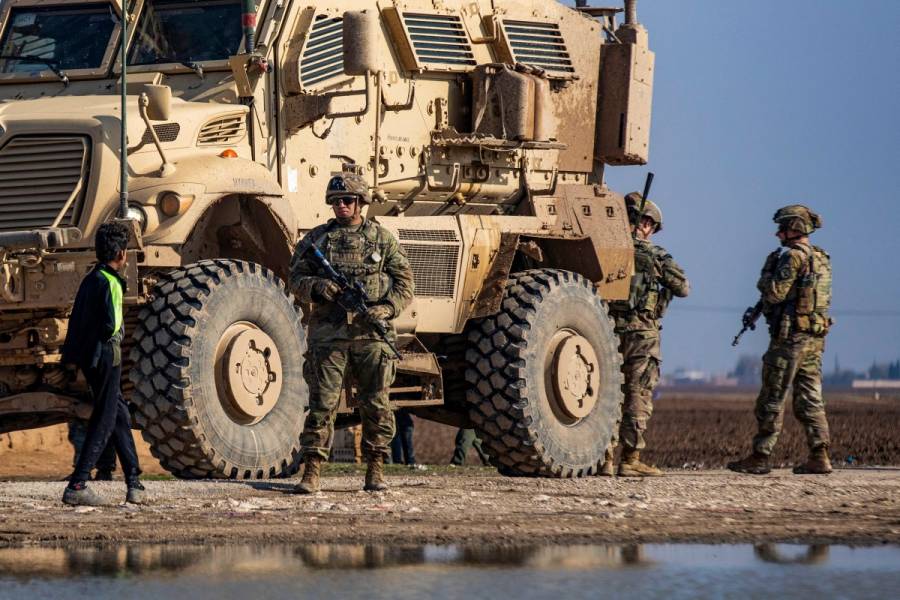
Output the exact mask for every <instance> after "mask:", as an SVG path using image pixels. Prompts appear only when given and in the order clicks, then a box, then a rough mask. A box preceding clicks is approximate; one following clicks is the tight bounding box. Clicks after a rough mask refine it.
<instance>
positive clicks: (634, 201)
mask: <svg viewBox="0 0 900 600" xmlns="http://www.w3.org/2000/svg"><path fill="white" fill-rule="evenodd" d="M642 204H643V206H644V211H643V214H640V215H639V214H638V213H639V212H640V207H641V205H642ZM625 205H626V207H627V208H628V214H629V217H630V218H631V222H632V223H635V224H636V225H635V226H634V227H633V232H634V276H633V277H632V279H631V290H630V292H629V297H628V300H627V301H615V302H610V303H609V309H610V313H611V314H612V316H613V317H614V318H615V321H616V333H617V334H618V335H619V351H620V352H621V353H622V360H623V370H624V372H625V401H624V404H623V405H622V422H621V424H620V427H619V431H618V439H616V436H615V434H614V437H613V440H612V442H611V443H610V446H609V448H607V450H606V456H605V457H604V463H603V466H602V467H601V469H600V474H601V475H604V476H607V477H612V476H613V474H614V473H615V463H614V460H615V456H614V453H615V447H616V445H617V443H618V442H619V441H621V443H622V460H621V462H620V463H619V471H618V473H619V475H621V476H623V477H658V476H661V475H662V474H663V473H662V471H660V470H659V469H657V468H656V467H654V466H651V465H647V464H644V463H643V462H641V460H640V452H641V450H643V449H644V447H645V446H646V443H645V441H644V432H645V431H646V430H647V422H648V421H649V420H650V415H651V414H652V413H653V390H654V389H655V388H656V384H657V383H659V364H660V362H661V357H660V348H659V340H660V338H659V332H660V329H662V327H661V326H660V321H661V320H662V318H663V315H664V314H665V312H666V308H668V305H669V302H671V300H672V297H673V296H677V297H679V298H684V297H685V296H687V295H688V293H689V292H690V284H689V283H688V280H687V277H686V276H685V273H684V271H683V270H682V268H681V267H679V266H678V263H676V262H675V259H674V258H672V255H670V254H669V253H668V252H666V250H665V249H663V248H661V247H659V246H657V245H655V244H653V243H652V242H651V241H650V238H651V237H652V236H653V234H654V233H658V232H659V231H661V230H662V224H663V220H662V212H661V211H660V210H659V207H658V206H657V205H656V204H654V203H653V202H651V201H649V200H647V201H646V202H642V196H641V194H640V193H638V192H632V193H630V194H628V195H627V196H626V197H625Z"/></svg>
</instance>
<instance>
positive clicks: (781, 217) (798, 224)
mask: <svg viewBox="0 0 900 600" xmlns="http://www.w3.org/2000/svg"><path fill="white" fill-rule="evenodd" d="M772 220H773V221H775V222H776V223H778V226H779V227H781V228H783V229H789V230H794V231H799V232H800V233H802V234H803V235H809V234H810V233H812V232H813V231H815V230H816V229H821V227H822V217H820V216H819V215H818V214H816V213H814V212H813V211H811V210H810V209H809V208H808V207H806V206H803V205H802V204H789V205H788V206H784V207H782V208H779V209H778V210H777V211H775V215H774V216H773V217H772Z"/></svg>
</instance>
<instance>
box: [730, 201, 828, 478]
mask: <svg viewBox="0 0 900 600" xmlns="http://www.w3.org/2000/svg"><path fill="white" fill-rule="evenodd" d="M773 220H774V221H775V223H777V224H778V232H777V233H776V234H775V235H776V236H777V237H778V239H779V240H780V241H781V245H782V246H783V247H784V248H785V250H784V252H781V251H780V250H776V251H775V252H773V253H771V254H770V255H769V256H768V258H767V259H766V262H765V265H764V266H763V269H762V273H761V275H760V278H759V282H758V283H757V288H759V291H760V293H761V299H760V301H759V302H758V303H757V305H756V306H754V307H751V308H748V309H747V312H746V313H744V329H743V330H742V331H741V333H739V334H738V336H737V337H736V338H735V340H734V343H733V345H737V342H738V340H739V339H740V336H741V334H743V332H744V331H746V330H747V329H748V328H749V329H753V327H754V324H755V321H756V319H757V318H758V317H759V315H760V314H762V315H765V317H766V322H767V323H768V324H769V334H770V336H771V341H770V343H769V349H768V351H766V353H765V355H763V372H762V389H761V390H760V392H759V397H758V398H757V400H756V411H755V412H756V422H757V426H758V433H757V434H756V436H755V437H754V438H753V452H752V453H751V454H750V455H749V456H747V457H746V458H743V459H741V460H739V461H735V462H732V463H729V464H728V468H729V469H731V470H732V471H737V472H739V473H750V474H754V475H763V474H766V473H768V472H769V471H770V470H771V468H770V466H769V456H770V455H771V453H772V450H773V449H774V448H775V443H776V442H777V441H778V435H779V434H780V433H781V425H782V422H783V420H784V405H785V402H786V401H787V394H788V390H789V389H793V409H794V416H796V417H797V420H798V421H800V422H801V423H802V424H803V427H804V429H805V431H806V440H807V444H808V446H809V459H808V460H807V461H806V462H805V463H804V464H802V465H798V466H797V467H795V468H794V473H798V474H818V475H822V474H827V473H830V472H831V462H830V460H829V458H828V444H829V441H830V438H829V433H828V421H827V419H826V418H825V402H824V400H823V399H822V352H823V351H824V349H825V335H826V334H827V333H828V330H829V328H830V327H831V324H832V320H831V318H830V317H829V316H828V308H829V305H830V303H831V260H830V258H829V257H828V254H826V253H825V251H824V250H822V249H821V248H819V247H817V246H812V245H810V243H809V234H811V233H812V232H813V231H815V230H816V229H819V228H820V227H822V219H821V218H820V217H819V215H817V214H816V213H814V212H813V211H811V210H810V209H809V208H807V207H806V206H803V205H800V204H792V205H790V206H785V207H784V208H781V209H779V210H778V211H777V212H776V213H775V216H774V217H773Z"/></svg>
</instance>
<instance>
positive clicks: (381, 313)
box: [366, 304, 394, 321]
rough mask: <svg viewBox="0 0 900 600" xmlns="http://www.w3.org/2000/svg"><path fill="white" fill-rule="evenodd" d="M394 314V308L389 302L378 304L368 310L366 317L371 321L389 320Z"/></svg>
mask: <svg viewBox="0 0 900 600" xmlns="http://www.w3.org/2000/svg"><path fill="white" fill-rule="evenodd" d="M393 316H394V309H393V308H391V307H390V306H389V305H387V304H376V305H375V306H370V307H369V309H368V310H366V318H367V319H369V320H370V321H387V320H388V319H390V318H392V317H393Z"/></svg>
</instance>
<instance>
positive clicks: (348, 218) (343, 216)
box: [291, 174, 413, 494]
mask: <svg viewBox="0 0 900 600" xmlns="http://www.w3.org/2000/svg"><path fill="white" fill-rule="evenodd" d="M325 201H326V203H327V204H329V205H330V206H331V207H332V209H333V210H334V216H335V218H334V219H332V220H329V221H328V223H326V224H324V225H320V226H318V227H316V228H315V229H313V230H312V231H310V232H309V233H307V234H306V236H304V238H303V239H302V240H301V241H300V243H299V244H298V245H297V248H296V250H295V252H294V257H293V259H292V261H291V285H292V287H293V288H294V289H295V290H296V293H297V295H298V297H299V298H300V300H301V301H302V302H307V303H310V304H311V305H312V309H311V311H310V316H309V333H308V343H309V348H310V352H309V360H310V361H311V365H310V366H309V368H306V369H304V374H305V376H306V377H307V382H308V385H309V386H310V388H312V389H315V390H316V392H317V393H315V394H311V395H310V407H309V414H308V415H307V417H306V423H305V424H304V427H303V434H302V435H301V438H300V443H301V445H302V447H303V450H302V451H303V455H304V462H305V469H304V472H303V479H302V480H301V482H300V483H299V484H298V485H297V486H296V488H295V491H296V492H297V493H301V494H312V493H315V492H318V491H319V489H320V488H321V484H320V479H319V475H320V469H321V465H322V463H323V462H324V461H326V460H327V459H328V455H329V452H330V450H331V442H332V438H333V437H334V420H335V414H336V411H337V408H338V403H339V401H340V398H341V392H342V390H343V389H344V382H345V380H344V377H345V375H346V374H347V372H348V371H349V373H351V374H352V375H353V377H354V379H355V382H356V385H357V388H358V389H357V396H358V398H359V405H360V406H359V411H360V415H361V417H362V425H363V454H364V455H365V457H366V461H367V463H368V468H367V470H366V482H365V488H364V489H365V490H366V491H383V490H386V489H387V485H386V484H385V482H384V460H385V457H386V456H387V454H388V452H389V446H390V443H391V440H392V439H393V438H394V414H393V412H391V407H390V403H389V400H388V389H389V388H390V386H391V384H392V383H393V382H394V376H395V374H396V360H395V358H394V355H393V353H392V351H391V349H390V346H389V345H388V343H387V342H385V341H382V340H381V339H380V338H379V336H378V334H377V332H376V331H375V329H374V328H373V327H372V325H371V321H387V322H388V323H390V321H391V320H392V319H394V318H395V317H396V316H397V315H399V314H400V312H401V311H402V310H403V309H404V308H405V307H406V306H407V305H408V304H409V303H410V301H411V300H412V297H413V273H412V269H411V268H410V266H409V262H408V261H407V259H406V256H405V254H404V253H403V251H402V250H401V249H400V246H399V244H398V243H397V240H396V239H395V238H394V236H393V235H392V234H391V233H390V232H389V231H387V230H386V229H384V228H383V227H381V226H380V225H377V224H376V223H374V222H373V221H371V220H368V219H365V218H364V217H363V216H362V215H361V209H362V206H361V204H363V203H365V204H369V203H370V202H371V197H370V195H369V190H368V186H367V184H366V182H365V181H364V180H363V179H362V178H360V177H358V176H356V175H352V174H345V175H338V176H335V177H332V179H331V181H329V182H328V189H327V191H326V195H325ZM313 246H315V247H317V248H319V249H320V250H321V252H322V254H324V255H325V257H326V258H327V260H328V261H329V262H330V263H331V264H332V265H333V266H334V268H335V269H336V270H337V271H338V272H339V273H342V274H343V275H344V276H346V277H347V278H348V279H349V280H350V281H351V283H353V284H354V285H355V284H356V282H359V283H361V284H362V285H363V286H364V288H365V290H366V294H367V295H368V297H369V299H370V300H372V301H373V304H372V305H371V306H370V307H369V309H368V311H367V313H366V318H359V317H355V316H354V315H351V314H350V313H348V312H347V311H346V310H345V309H344V308H342V307H341V306H339V305H338V304H337V303H336V302H335V300H336V299H337V296H338V294H339V293H340V288H339V286H338V285H337V284H336V283H335V282H334V281H332V280H330V279H327V278H325V277H324V276H323V273H321V272H319V270H318V269H317V268H316V267H315V265H314V264H313V263H311V262H310V261H309V260H307V258H306V257H305V256H304V255H305V253H306V252H307V251H309V250H310V248H312V247H313ZM388 336H389V337H388V339H389V340H391V341H393V339H395V334H394V332H393V328H392V327H390V326H389V331H388ZM310 379H311V380H310Z"/></svg>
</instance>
